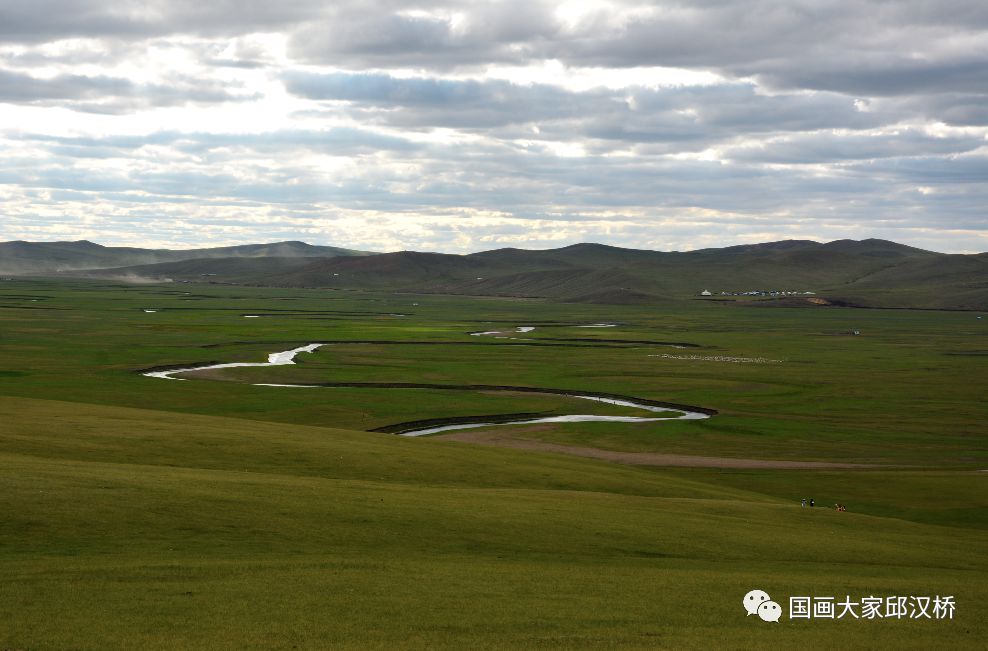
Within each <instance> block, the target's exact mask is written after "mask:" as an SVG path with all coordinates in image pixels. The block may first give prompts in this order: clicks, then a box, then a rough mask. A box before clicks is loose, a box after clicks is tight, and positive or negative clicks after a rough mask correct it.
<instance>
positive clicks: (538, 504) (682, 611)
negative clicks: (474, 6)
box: [0, 282, 988, 649]
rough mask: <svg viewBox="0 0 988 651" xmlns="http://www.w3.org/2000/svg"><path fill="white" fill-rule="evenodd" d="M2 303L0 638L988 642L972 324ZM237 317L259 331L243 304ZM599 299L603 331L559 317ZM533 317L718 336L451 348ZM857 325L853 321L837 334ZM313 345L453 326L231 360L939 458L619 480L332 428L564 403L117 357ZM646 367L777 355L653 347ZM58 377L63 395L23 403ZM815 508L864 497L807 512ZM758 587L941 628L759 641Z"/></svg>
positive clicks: (589, 440)
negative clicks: (211, 373)
mask: <svg viewBox="0 0 988 651" xmlns="http://www.w3.org/2000/svg"><path fill="white" fill-rule="evenodd" d="M0 295H2V298H0V306H7V307H0V360H2V362H0V396H5V397H0V467H2V468H3V472H0V484H2V487H0V522H2V523H3V526H2V527H0V572H2V575H0V622H3V625H2V626H0V648H6V647H10V648H18V649H20V648H23V649H66V648H74V649H108V648H120V649H123V648H135V647H146V648H148V649H180V648H218V649H223V648H230V649H250V648H255V649H278V648H285V649H289V648H293V647H297V648H327V647H349V648H374V647H377V648H395V647H399V646H404V647H426V646H428V647H434V648H499V647H500V648H532V647H547V648H711V647H730V648H764V647H767V646H770V645H773V646H775V647H776V648H792V647H796V646H803V647H806V648H931V647H938V648H973V647H975V646H976V645H977V644H978V642H977V641H978V640H979V639H984V637H985V634H986V632H988V631H986V630H985V622H986V621H988V620H986V618H985V617H984V606H983V604H984V603H985V600H986V597H988V594H986V589H985V585H986V582H985V579H986V578H988V576H986V574H988V572H986V568H985V564H984V553H985V551H986V545H985V537H984V528H985V526H986V524H988V517H986V512H988V510H986V508H985V506H986V505H985V503H984V499H983V498H982V497H981V496H983V495H985V494H986V491H985V490H984V488H983V484H984V481H985V480H986V479H988V473H978V472H973V471H972V470H971V469H972V468H975V467H978V466H976V465H974V464H975V463H978V462H980V461H979V460H983V459H984V426H983V423H984V417H985V414H984V409H985V407H984V404H983V402H982V401H981V400H980V396H983V395H984V392H985V391H984V382H985V381H986V378H985V373H984V369H983V361H982V356H981V355H982V353H984V352H986V348H988V346H985V345H984V342H985V336H986V333H985V330H984V324H983V322H982V321H976V320H975V319H974V316H973V315H970V314H951V313H916V312H883V311H866V312H856V311H847V310H824V311H814V310H809V311H807V310H764V311H762V310H743V309H731V308H725V306H719V305H708V304H685V305H679V306H676V307H675V308H667V309H663V310H661V311H657V310H655V309H652V308H635V307H627V308H622V309H621V312H620V314H615V313H614V312H612V311H610V310H609V309H608V308H601V307H595V306H573V305H552V304H545V303H540V302H532V301H497V300H484V301H474V300H467V299H452V298H446V297H414V296H389V295H375V294H360V293H324V292H311V291H303V290H278V291H274V290H262V289H252V288H218V287H194V286H175V285H171V286H117V285H101V284H99V283H92V282H89V283H86V282H79V283H76V284H73V285H67V286H66V285H59V284H54V283H44V282H17V283H8V284H4V285H3V286H2V287H0ZM416 303H417V304H418V305H415V304H416ZM145 307H151V308H155V309H159V310H161V311H160V312H157V313H153V314H147V313H144V312H143V308H145ZM39 308H41V309H39ZM279 311H280V312H279ZM252 312H268V313H271V314H280V316H277V317H266V318H262V319H243V318H242V317H241V316H240V315H241V314H243V313H252ZM395 312H402V313H406V314H408V316H407V317H393V316H389V314H392V313H395ZM618 317H620V320H621V322H622V325H621V326H620V327H619V328H608V329H600V330H597V329H575V328H572V327H571V326H572V324H573V323H580V322H583V323H590V322H597V321H607V320H611V319H618ZM477 321H490V322H492V323H478V322H477ZM502 322H503V323H502ZM567 322H568V323H569V324H570V325H568V326H567V325H564V323H567ZM520 324H535V325H537V326H538V327H537V329H536V330H535V331H533V332H532V333H528V334H527V335H525V336H528V337H533V338H538V339H541V340H542V341H543V343H553V342H554V341H555V340H557V339H560V338H567V337H570V338H572V337H581V338H590V339H594V338H596V339H615V338H618V339H620V338H625V339H629V340H632V339H633V340H639V339H656V340H666V341H693V342H695V343H700V344H703V345H705V346H709V347H710V348H705V349H699V350H698V349H689V350H682V349H671V348H668V347H657V346H656V347H653V346H644V345H633V346H627V347H623V348H597V347H585V348H538V347H528V346H526V347H511V346H504V345H503V344H504V342H502V341H498V340H480V339H479V338H474V337H470V336H469V335H466V334H464V333H465V332H466V331H467V330H471V329H488V328H491V327H500V326H504V327H510V326H513V325H520ZM850 327H857V328H860V329H861V331H862V332H863V335H862V336H860V337H846V336H840V335H835V334H831V333H834V332H838V331H846V330H847V329H848V328H850ZM322 338H326V339H389V340H397V341H401V340H406V341H408V340H416V341H422V340H428V341H437V342H447V343H444V344H443V345H440V346H423V345H409V346H400V345H390V346H389V345H380V344H375V345H368V344H361V345H350V346H337V347H329V348H327V349H323V351H322V352H320V353H317V354H315V355H312V356H310V357H307V358H306V359H304V360H300V361H301V362H302V363H301V364H299V365H298V366H293V367H283V368H278V369H243V370H241V371H239V372H238V373H234V374H232V375H231V377H233V378H242V377H254V376H256V377H257V378H258V379H260V378H263V379H265V380H271V379H282V380H291V381H298V380H300V379H303V378H311V377H319V378H322V379H327V380H332V379H340V378H354V379H384V378H389V377H391V378H401V379H405V380H407V379H412V378H410V377H409V376H414V378H417V379H423V380H425V381H450V382H454V381H465V380H471V381H477V380H478V379H481V380H483V381H488V382H495V381H512V382H515V383H527V384H532V385H535V386H569V387H572V388H587V389H606V390H612V391H618V392H621V391H623V392H627V393H634V394H637V395H642V396H643V397H652V398H656V399H675V400H681V401H684V402H688V401H693V402H697V403H700V404H705V405H707V406H713V407H716V408H718V409H721V410H722V414H721V416H718V418H716V419H712V420H710V421H707V422H704V423H681V424H675V425H672V424H668V423H666V424H660V425H656V426H655V427H654V428H647V429H637V428H632V427H624V428H612V429H607V428H609V427H611V426H610V425H602V426H601V427H602V428H603V429H601V428H598V427H592V425H593V424H586V425H583V426H581V427H577V426H573V427H574V429H570V427H569V426H567V427H564V428H559V429H557V430H554V431H553V432H550V433H547V434H546V436H550V437H559V438H561V439H563V440H579V441H581V442H583V443H585V444H593V445H599V446H603V447H608V446H610V447H615V448H617V449H645V450H657V451H673V452H675V451H679V452H691V453H700V454H726V455H737V456H755V457H757V456H764V457H780V458H817V459H826V458H838V459H841V460H849V457H851V459H850V460H855V459H878V460H884V461H895V462H903V461H907V462H915V461H920V462H921V463H923V465H933V466H938V467H940V468H941V469H940V470H924V471H915V470H899V471H889V470H883V471H874V472H872V471H865V472H833V471H827V472H795V471H788V472H783V471H775V472H771V471H710V470H699V469H698V470H669V471H659V470H654V469H651V470H650V469H644V468H631V467H622V466H616V465H610V464H605V463H601V462H593V461H590V460H584V459H576V458H567V457H556V456H550V455H541V454H536V453H530V452H521V451H511V450H495V449H484V448H478V447H474V446H469V445H466V444H456V443H446V442H441V441H434V440H405V439H400V438H397V437H393V436H388V435H376V434H369V433H366V432H354V431H346V430H345V429H339V428H340V427H344V428H350V427H366V426H371V425H375V424H381V423H382V422H394V421H395V420H405V419H411V418H418V417H430V416H437V415H450V414H461V413H493V412H497V411H527V410H540V409H545V410H569V409H571V408H572V407H573V405H572V404H569V402H567V401H566V400H565V399H561V398H559V399H557V398H547V397H532V396H502V395H498V396H493V395H484V394H478V395H471V394H464V393H457V394H453V393H452V392H441V393H434V394H433V393H428V392H394V393H381V391H376V392H375V391H371V390H365V391H360V390H338V389H332V390H321V389H319V390H315V391H317V392H321V391H325V392H324V393H317V394H316V395H317V396H324V397H323V398H322V399H318V398H317V399H314V398H313V394H311V393H307V392H305V391H301V390H298V391H296V390H287V392H280V391H277V390H274V391H266V390H263V388H260V387H249V386H245V385H241V384H236V383H231V382H209V381H198V382H168V381H163V380H162V381H158V380H152V379H148V378H143V377H141V376H139V375H135V374H134V373H133V372H132V370H133V369H134V368H138V367H141V366H149V365H153V364H160V363H168V362H196V361H206V360H210V359H216V360H223V361H227V360H231V361H232V360H259V359H263V356H264V354H266V353H267V352H270V351H272V350H277V349H280V348H287V347H288V346H290V345H297V344H299V343H304V342H306V341H311V340H313V339H322ZM237 341H253V342H257V343H249V344H235V343H233V342H237ZM478 341H480V342H481V344H482V345H474V344H476V343H477V342H478ZM457 342H467V343H470V344H471V345H468V346H463V345H460V343H457ZM555 342H556V343H561V342H558V341H555ZM571 343H572V342H571ZM285 344H287V345H285ZM577 345H581V344H577ZM201 346H211V347H209V348H203V347H201ZM657 352H658V353H663V352H666V353H673V354H677V355H678V354H684V353H687V354H690V353H697V354H702V355H744V356H762V355H764V356H773V357H780V358H785V359H787V362H786V363H784V364H782V365H734V364H732V365H723V364H721V365H718V364H714V363H712V362H690V361H686V360H671V359H656V358H648V357H646V355H647V354H653V353H657ZM561 360H562V362H564V363H560V361H561ZM478 374H479V377H478ZM151 387H153V389H151ZM152 391H153V392H152ZM52 395H56V396H59V397H60V398H62V399H63V400H66V401H72V402H58V401H51V400H39V399H38V398H40V397H46V396H47V397H50V396H52ZM152 400H153V402H152ZM86 403H90V404H86ZM152 405H153V406H154V408H155V410H153V411H152V410H147V409H134V407H147V406H152ZM588 407H589V405H586V404H581V405H580V408H581V410H583V409H587V408H588ZM437 410H438V411H439V412H441V413H437ZM187 412H198V413H199V414H201V415H196V414H192V413H187ZM220 416H225V417H220ZM231 416H233V417H232V418H231ZM313 425H334V426H336V428H332V427H319V426H313ZM669 425H672V428H671V429H667V426H669ZM981 467H984V466H981ZM950 468H954V469H950ZM809 496H813V497H815V498H816V499H817V500H818V502H819V503H820V504H826V503H829V501H831V500H832V501H838V500H839V501H843V502H846V503H848V504H849V506H851V511H852V512H851V513H845V514H837V513H834V512H833V511H830V510H824V509H814V510H812V511H811V510H809V509H800V508H799V507H798V499H799V498H800V497H809ZM756 586H757V587H760V588H762V589H765V590H767V591H768V592H769V593H770V594H772V595H773V596H775V597H776V598H779V599H785V598H786V597H788V596H790V595H799V594H813V595H820V596H825V595H838V596H843V595H845V594H850V595H852V596H854V597H863V596H868V595H872V594H874V595H883V596H888V595H900V594H901V595H907V594H916V595H934V594H938V593H939V594H951V595H954V596H955V597H956V599H957V602H958V604H959V606H958V615H957V617H958V618H957V620H955V621H953V622H935V621H934V622H928V621H917V622H909V621H895V622H860V621H846V620H843V621H839V622H790V621H788V620H784V621H783V623H782V624H781V625H779V626H775V625H771V626H770V625H768V624H764V623H762V622H760V621H752V619H751V618H748V619H746V618H744V617H743V611H741V608H740V604H739V601H740V596H741V595H743V594H744V592H746V591H747V590H749V589H751V588H753V587H756Z"/></svg>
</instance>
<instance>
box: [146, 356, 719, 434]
mask: <svg viewBox="0 0 988 651" xmlns="http://www.w3.org/2000/svg"><path fill="white" fill-rule="evenodd" d="M325 345H327V344H319V343H316V344H307V345H305V346H299V347H297V348H292V349H290V350H284V351H280V352H276V353H271V354H269V355H268V361H266V362H229V363H220V364H204V365H198V366H187V367H179V368H164V369H162V368H160V367H159V368H158V369H152V370H147V371H142V372H141V374H142V375H144V376H146V377H152V378H158V379H163V380H179V381H185V380H188V379H189V378H181V377H175V375H178V374H181V373H190V372H193V371H206V370H211V369H220V368H241V367H263V366H286V365H290V364H294V363H295V357H296V356H297V355H298V354H299V353H313V352H315V351H316V350H317V349H318V348H320V347H321V346H325ZM252 386H258V387H282V388H292V389H317V388H327V387H355V388H390V389H402V388H405V389H445V390H468V391H503V392H514V393H518V392H523V393H538V394H543V395H562V396H567V397H570V398H578V399H580V400H593V401H595V402H603V403H607V404H610V405H617V406H621V407H631V408H633V409H641V410H643V411H648V412H652V413H661V412H666V413H667V414H668V413H678V414H679V416H671V415H667V416H665V417H648V416H600V415H596V414H568V415H564V416H538V415H534V414H524V415H521V414H519V415H517V416H516V417H511V416H507V417H505V416H494V417H492V416H478V417H473V418H450V419H433V420H429V421H415V422H409V423H399V424H397V425H391V426H388V427H384V428H379V429H378V430H377V431H388V432H391V433H394V434H398V435H399V436H425V435H428V434H438V433H439V432H446V431H450V430H459V429H468V428H474V427H490V426H491V425H531V424H536V423H585V422H612V423H643V422H658V421H672V420H700V419H704V418H709V417H710V416H711V415H713V414H715V413H717V412H716V411H714V410H711V409H703V408H700V407H691V406H687V405H676V404H671V403H660V402H657V401H654V400H645V399H642V398H634V397H632V396H619V395H614V394H603V393H594V392H586V391H567V390H563V389H541V388H536V387H513V386H500V385H441V384H419V383H394V382H387V383H385V382H379V383H372V382H350V383H338V382H337V383H329V382H327V383H320V384H273V383H272V384H269V383H255V384H253V385H252ZM443 421H445V422H443Z"/></svg>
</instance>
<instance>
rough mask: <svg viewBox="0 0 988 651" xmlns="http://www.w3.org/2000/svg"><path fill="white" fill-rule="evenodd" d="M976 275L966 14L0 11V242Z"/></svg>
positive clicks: (906, 3) (813, 10) (979, 239)
mask: <svg viewBox="0 0 988 651" xmlns="http://www.w3.org/2000/svg"><path fill="white" fill-rule="evenodd" d="M869 237H877V238H883V239H889V240H894V241H897V242H901V243H905V244H910V245H913V246H919V247H922V248H926V249H931V250H936V251H943V252H954V253H971V252H981V251H988V2H985V1H984V0H937V1H923V0H898V1H895V2H891V1H869V0H782V1H769V0H746V1H743V2H742V1H731V0H691V1H689V2H685V1H683V2H672V1H663V0H658V1H654V2H636V1H634V0H630V1H627V2H625V1H623V0H618V1H606V2H605V1H596V0H587V1H581V2H573V1H567V2H542V1H540V0H524V1H519V2H515V1H508V2H469V1H464V2H458V1H452V0H450V1H445V0H436V1H429V0H426V1H424V2H393V1H389V0H360V1H351V0H338V1H335V2H332V3H328V2H325V1H324V0H319V1H316V0H279V1H278V2H271V1H270V0H266V1H264V2H261V1H260V0H209V1H202V0H195V1H193V0H139V1H138V0H116V1H115V2H106V1H105V0H30V1H27V0H0V240H13V239H25V240H40V241H51V240H75V239H89V240H93V241H96V242H100V243H102V244H108V245H128V246H146V247H171V248H191V247H200V246H223V245H231V244H243V243H248V242H270V241H280V240H303V241H307V242H310V243H313V244H327V245H334V246H343V247H350V248H357V249H364V250H374V251H393V250H401V249H414V250H428V251H444V252H451V253H464V252H472V251H480V250H486V249H493V248H499V247H504V246H515V247H521V248H551V247H557V246H566V245H569V244H574V243H577V242H588V241H589V242H601V243H606V244H612V245H616V246H626V247H633V248H648V249H658V250H690V249H697V248H705V247H713V246H727V245H733V244H741V243H754V242H764V241H775V240H782V239H812V240H818V241H829V240H834V239H842V238H851V239H864V238H869Z"/></svg>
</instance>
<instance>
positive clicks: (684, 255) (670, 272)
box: [0, 239, 988, 310]
mask: <svg viewBox="0 0 988 651" xmlns="http://www.w3.org/2000/svg"><path fill="white" fill-rule="evenodd" d="M7 244H8V245H9V244H23V243H7ZM61 244H62V245H64V244H65V243H61ZM69 244H73V245H77V246H75V247H74V248H73V251H78V250H83V251H89V250H93V251H97V252H99V253H100V255H102V256H103V257H107V256H109V255H110V253H107V252H110V251H118V250H116V249H109V248H106V247H99V246H98V245H94V244H91V243H69ZM4 246H6V245H0V268H3V266H4V265H3V261H4V260H5V257H4V256H5V251H4V249H3V248H2V247H4ZM39 246H45V247H48V248H46V249H45V250H46V251H49V250H52V249H56V248H57V247H55V246H54V245H39ZM63 248H64V247H63ZM57 250H61V249H57ZM124 251H126V252H127V253H126V254H124V253H116V254H115V255H118V256H123V257H126V255H138V254H137V253H130V252H131V251H143V250H140V249H135V250H131V249H125V250H124ZM201 251H205V252H209V253H210V255H208V256H207V255H200V253H201ZM201 251H181V252H176V251H167V252H157V251H144V252H143V253H142V254H141V255H145V256H153V255H161V256H169V255H177V254H181V255H190V256H196V255H198V257H193V258H186V259H183V260H180V261H166V262H158V263H156V264H141V265H129V266H125V265H106V267H107V268H103V269H98V270H93V269H88V270H87V271H85V272H84V273H85V275H90V276H97V277H102V278H121V279H126V278H128V277H129V276H139V277H142V278H150V279H160V280H177V281H186V282H202V281H204V280H205V281H208V282H222V283H234V284H245V285H258V286H271V287H311V288H330V289H365V290H379V291H401V292H420V293H444V294H459V295H476V296H509V297H531V298H548V299H553V300H561V301H570V302H588V303H603V304H629V303H634V304H642V303H644V304H647V303H653V302H655V303H657V302H662V301H665V300H677V299H679V300H681V299H691V298H697V299H699V298H705V299H706V300H720V301H725V302H728V301H730V302H737V303H740V304H743V305H805V306H808V307H809V306H812V305H815V304H827V303H829V304H833V305H845V306H847V305H850V306H861V307H906V308H929V309H968V310H972V309H973V310H979V309H988V254H978V255H948V254H942V253H935V252H932V251H925V250H922V249H917V248H914V247H910V246H905V245H902V244H897V243H895V242H889V241H886V240H876V239H868V240H860V241H857V240H836V241H833V242H827V243H819V242H813V241H808V240H785V241H780V242H768V243H763V244H746V245H740V246H730V247H725V248H716V249H701V250H697V251H687V252H677V251H673V252H663V251H649V250H639V249H624V248H619V247H614V246H607V245H603V244H591V243H586V244H576V245H572V246H566V247H562V248H558V249H548V250H535V251H529V250H524V249H517V248H503V249H496V250H492V251H483V252H480V253H473V254H469V255H452V254H445V253H425V252H417V251H398V252H393V253H381V254H360V253H359V252H353V251H348V250H346V249H336V248H334V247H313V246H309V245H306V244H303V243H301V242H285V243H280V244H267V245H250V246H244V247H227V248H224V249H205V250H201ZM286 253H289V254H290V255H285V254H286ZM49 264H50V259H49ZM86 264H87V265H91V264H94V260H90V261H89V262H87V263H86ZM703 290H707V291H709V292H710V293H711V296H703V297H701V296H700V293H701V291H703ZM773 292H774V294H773ZM784 292H790V293H789V294H784ZM793 292H794V293H795V294H792V293H793ZM809 292H812V294H811V293H809ZM810 298H813V301H812V302H811V301H810V300H809V299H810Z"/></svg>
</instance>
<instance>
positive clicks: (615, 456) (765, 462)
mask: <svg viewBox="0 0 988 651" xmlns="http://www.w3.org/2000/svg"><path fill="white" fill-rule="evenodd" d="M545 429H548V428H547V427H546V426H541V425H536V426H532V427H525V428H518V427H516V428H512V430H511V431H510V432H508V431H503V430H488V431H486V432H476V431H462V432H453V433H451V434H440V435H438V436H435V437H433V438H437V439H443V440H445V441H462V442H465V443H475V444H477V445H490V446H496V447H506V448H517V449H520V450H538V451H540V452H556V453H558V454H572V455H574V456H578V457H589V458H592V459H602V460H604V461H613V462H614V463H626V464H630V465H635V466H675V467H683V468H765V469H775V470H828V469H830V470H833V469H853V468H858V469H864V468H880V467H885V466H878V465H874V464H863V463H832V462H828V461H781V460H777V459H735V458H732V457H701V456H695V455H690V454H661V453H658V452H618V451H616V450H600V449H598V448H585V447H579V446H574V445H560V444H558V443H548V442H546V441H539V440H535V439H526V438H519V437H518V435H519V434H522V435H523V434H524V433H525V432H538V431H543V430H545Z"/></svg>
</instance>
